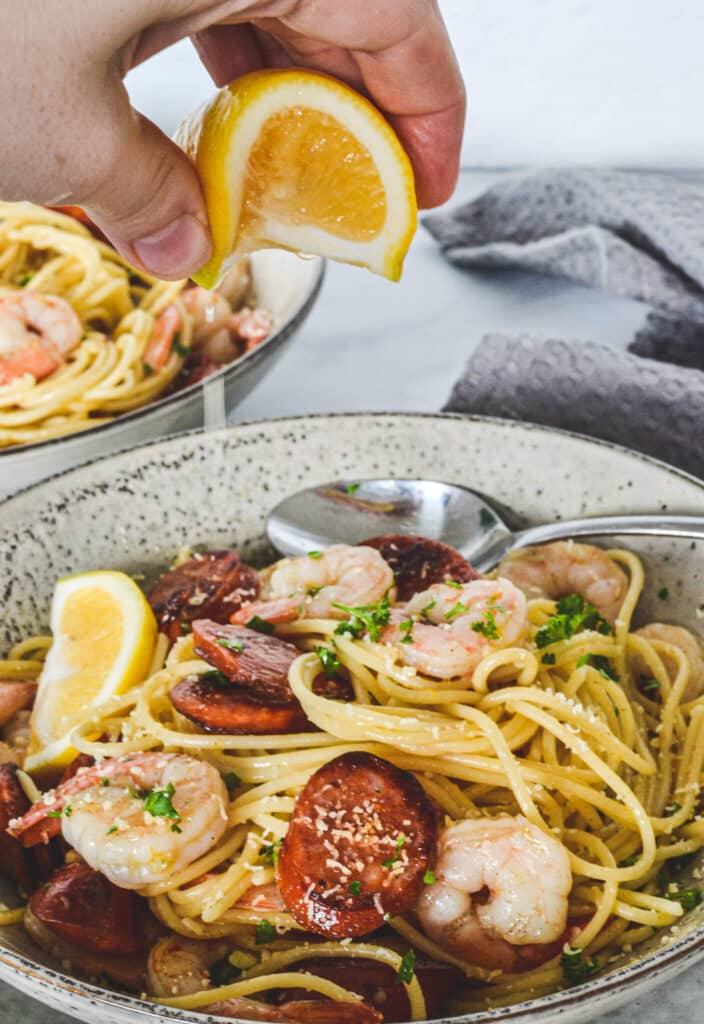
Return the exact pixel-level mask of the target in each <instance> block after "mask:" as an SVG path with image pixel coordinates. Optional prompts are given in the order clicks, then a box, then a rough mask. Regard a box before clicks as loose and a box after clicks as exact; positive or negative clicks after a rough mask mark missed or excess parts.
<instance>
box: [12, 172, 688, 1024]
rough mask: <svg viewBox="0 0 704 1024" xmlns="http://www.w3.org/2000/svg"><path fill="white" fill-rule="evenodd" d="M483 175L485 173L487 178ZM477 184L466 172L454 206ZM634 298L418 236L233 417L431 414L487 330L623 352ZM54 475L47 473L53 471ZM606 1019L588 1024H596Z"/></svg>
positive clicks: (350, 291) (667, 1008)
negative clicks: (456, 257)
mask: <svg viewBox="0 0 704 1024" xmlns="http://www.w3.org/2000/svg"><path fill="white" fill-rule="evenodd" d="M493 177H494V176H492V178H493ZM487 180H490V179H489V178H488V177H487V175H485V174H477V173H474V174H469V173H467V174H465V175H463V179H462V182H461V184H460V188H459V190H458V194H457V199H456V200H455V201H457V200H459V199H461V198H464V197H467V196H470V195H471V194H473V193H474V192H476V191H477V190H478V189H479V188H480V187H482V186H483V185H484V184H485V183H486V182H487ZM644 313H645V310H644V307H643V306H642V305H640V304H638V303H636V302H631V301H626V300H623V299H618V298H616V297H615V296H610V295H606V294H603V293H600V292H594V291H591V290H588V289H585V288H581V287H576V286H574V285H571V284H569V283H567V282H562V281H555V280H549V279H544V278H538V277H533V276H528V275H525V274H518V273H511V274H507V273H504V274H491V273H481V274H480V273H474V274H467V273H464V272H461V271H459V270H456V269H454V268H452V267H450V266H449V265H448V264H446V263H445V262H444V260H443V259H442V258H441V257H440V255H439V254H438V252H437V249H436V247H435V245H434V243H432V241H431V240H430V238H429V236H427V235H426V233H425V232H424V231H423V230H421V231H420V232H419V234H418V237H417V239H416V241H415V242H414V244H413V248H412V250H411V253H410V256H409V259H408V264H407V268H406V272H405V274H404V277H403V280H402V281H401V283H400V284H398V285H391V284H388V283H387V282H384V281H381V280H379V279H377V278H374V277H372V275H370V274H367V273H365V272H364V271H360V270H355V269H352V268H349V267H340V266H332V267H330V268H329V272H328V279H327V282H326V284H325V286H324V289H323V293H322V296H321V299H320V302H319V304H318V306H317V308H316V309H315V311H314V312H313V314H312V315H311V317H310V320H309V321H308V323H307V324H306V325H305V327H304V329H303V330H302V331H301V334H300V335H299V337H298V338H297V340H296V341H295V343H294V344H293V345H292V347H291V348H290V350H289V351H288V352H287V353H286V355H285V356H284V358H283V359H282V361H281V363H280V364H279V365H278V367H276V369H275V370H274V371H273V372H272V374H271V375H270V376H269V377H268V378H267V379H266V380H265V381H264V382H263V383H262V384H261V385H260V386H259V387H258V388H257V389H256V391H254V392H253V393H252V394H251V395H250V397H249V398H248V399H247V400H246V402H245V403H244V404H243V405H242V406H240V408H239V409H238V410H237V412H236V419H240V420H241V419H258V418H262V417H268V416H276V415H285V414H291V413H305V412H315V411H329V410H331V409H334V410H345V409H347V410H352V409H357V410H361V409H368V410H371V409H375V410H376V409H418V410H426V409H427V410H432V409H438V408H439V407H440V406H441V405H442V404H443V402H444V401H445V399H446V397H447V394H448V391H449V389H450V387H451V385H452V382H453V381H454V379H455V377H456V376H457V374H458V372H459V370H460V369H461V367H462V364H463V362H464V360H465V359H466V357H467V355H468V354H469V352H470V350H471V349H472V347H473V346H474V345H475V344H476V343H477V342H478V340H479V339H480V338H481V336H482V335H483V334H484V333H485V332H486V331H489V330H494V329H501V330H523V329H526V328H530V329H532V330H536V331H544V332H553V331H554V332H559V333H560V334H569V335H575V336H577V337H580V336H581V337H588V338H593V339H596V340H602V341H608V342H612V343H613V344H616V345H619V344H625V343H626V342H627V340H628V339H629V338H630V336H631V335H632V333H633V331H634V330H635V329H636V328H637V326H638V324H639V323H640V322H641V320H642V319H643V316H644ZM57 468H58V467H57ZM703 998H704V972H702V969H701V967H699V968H698V969H697V968H695V969H693V970H690V971H689V972H688V973H687V974H685V975H683V976H682V977H681V978H680V979H677V980H675V981H674V982H671V983H670V984H668V985H667V986H666V987H664V988H662V989H659V990H658V992H657V994H651V995H649V996H648V997H645V998H643V999H640V1000H637V1001H635V1002H633V1003H632V1004H630V1005H628V1006H626V1007H624V1008H623V1009H621V1010H619V1011H618V1012H616V1013H613V1014H610V1015H609V1016H608V1020H609V1022H610V1024H672V1022H674V1021H679V1020H683V1019H689V1020H691V1021H695V1020H698V1019H699V1016H698V1015H699V1014H700V1011H699V1010H697V1009H696V1007H697V1006H701V1002H702V999H703ZM21 1019H22V1020H25V1021H26V1022H27V1024H68V1018H67V1017H65V1016H64V1015H63V1014H59V1013H54V1012H52V1011H51V1010H48V1009H46V1008H45V1007H43V1006H40V1005H39V1004H38V1003H34V1002H32V1001H31V1000H29V999H27V998H26V997H24V996H22V995H20V994H19V993H17V992H15V991H13V990H12V989H10V988H8V987H7V986H5V985H2V984H0V1024H15V1022H16V1021H19V1020H21ZM606 1019H607V1018H602V1019H600V1021H599V1022H597V1021H595V1022H594V1024H606Z"/></svg>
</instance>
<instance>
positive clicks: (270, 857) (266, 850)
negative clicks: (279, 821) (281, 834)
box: [259, 839, 281, 867]
mask: <svg viewBox="0 0 704 1024" xmlns="http://www.w3.org/2000/svg"><path fill="white" fill-rule="evenodd" d="M280 853H281V840H280V839H277V840H276V842H275V843H269V845H268V846H262V848H261V850H260V851H259V856H260V857H261V858H262V860H265V861H266V862H267V863H268V864H273V865H274V867H276V865H277V864H278V863H279V854H280Z"/></svg>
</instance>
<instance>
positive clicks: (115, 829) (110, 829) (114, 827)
mask: <svg viewBox="0 0 704 1024" xmlns="http://www.w3.org/2000/svg"><path fill="white" fill-rule="evenodd" d="M113 832H117V825H111V826H110V828H109V829H108V830H107V832H106V833H105V835H106V836H111V835H112V834H113Z"/></svg>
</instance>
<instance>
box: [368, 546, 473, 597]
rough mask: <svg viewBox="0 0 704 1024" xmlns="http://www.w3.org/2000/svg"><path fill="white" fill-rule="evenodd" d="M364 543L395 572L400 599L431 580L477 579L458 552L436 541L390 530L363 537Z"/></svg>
mask: <svg viewBox="0 0 704 1024" xmlns="http://www.w3.org/2000/svg"><path fill="white" fill-rule="evenodd" d="M364 546H365V547H368V548H376V550H377V551H378V552H379V553H380V554H381V556H382V558H383V559H384V561H385V562H387V563H388V564H389V565H390V566H391V568H392V569H393V572H394V579H395V581H396V594H397V600H399V601H410V599H411V598H412V597H413V595H414V594H418V593H419V592H420V591H421V590H426V589H427V588H428V587H429V586H430V585H431V584H432V583H444V582H445V581H446V580H453V581H454V582H455V583H469V582H470V580H478V579H479V578H480V576H479V573H478V572H476V571H475V570H474V569H473V568H472V566H471V565H470V564H469V562H468V561H467V559H466V558H464V557H463V556H462V555H461V554H460V553H459V551H455V549H454V548H452V547H450V545H449V544H443V543H442V542H441V541H439V540H428V539H427V538H426V537H417V536H415V535H414V534H408V535H406V534H402V533H390V534H388V535H386V536H383V537H372V539H371V540H365V541H364Z"/></svg>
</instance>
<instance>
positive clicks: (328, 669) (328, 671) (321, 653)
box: [315, 646, 342, 679]
mask: <svg viewBox="0 0 704 1024" xmlns="http://www.w3.org/2000/svg"><path fill="white" fill-rule="evenodd" d="M315 653H316V654H317V655H318V658H319V659H320V664H321V665H322V666H323V674H324V676H325V678H326V679H333V678H334V676H335V674H336V673H337V672H339V671H340V670H341V669H342V665H341V664H340V659H339V658H338V656H337V653H336V651H331V650H330V648H329V647H323V646H320V647H316V648H315Z"/></svg>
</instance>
